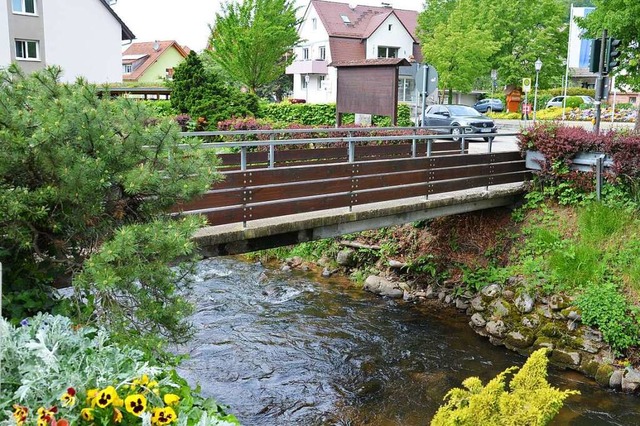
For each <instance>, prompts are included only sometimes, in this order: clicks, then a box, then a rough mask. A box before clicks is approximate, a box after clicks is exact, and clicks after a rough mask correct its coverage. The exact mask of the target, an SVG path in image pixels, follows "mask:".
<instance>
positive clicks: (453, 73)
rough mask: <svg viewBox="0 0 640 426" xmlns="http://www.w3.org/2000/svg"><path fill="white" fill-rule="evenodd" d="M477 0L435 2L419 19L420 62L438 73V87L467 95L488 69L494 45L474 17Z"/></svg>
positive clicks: (495, 45) (450, 94)
mask: <svg viewBox="0 0 640 426" xmlns="http://www.w3.org/2000/svg"><path fill="white" fill-rule="evenodd" d="M479 3H480V0H459V1H449V0H437V1H432V2H429V3H428V4H430V5H431V7H429V6H428V7H427V10H426V11H425V13H424V14H422V15H421V16H420V17H419V21H418V22H419V30H418V31H419V34H420V37H421V43H422V46H423V47H422V50H423V56H424V60H425V61H426V62H427V63H429V64H430V65H432V66H434V67H435V68H436V70H437V71H438V76H439V80H440V84H441V87H443V88H445V89H449V102H451V100H452V91H453V90H459V91H462V92H469V91H471V89H473V84H474V82H475V81H476V79H477V78H478V76H481V75H483V74H488V73H489V70H490V69H491V63H490V59H491V57H492V55H493V54H494V53H495V51H496V50H497V43H496V42H494V41H493V40H491V38H490V37H489V39H487V33H486V31H485V30H484V29H483V28H482V26H481V25H480V23H479V22H478V21H477V20H476V19H475V16H474V15H473V14H471V13H469V12H468V11H469V10H470V9H475V8H476V7H477V6H478V4H479Z"/></svg>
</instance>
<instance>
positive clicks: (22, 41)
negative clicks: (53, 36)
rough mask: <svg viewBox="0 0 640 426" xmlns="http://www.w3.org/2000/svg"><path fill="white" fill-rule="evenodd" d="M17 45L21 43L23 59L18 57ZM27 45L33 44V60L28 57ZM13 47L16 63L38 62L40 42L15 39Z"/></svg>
mask: <svg viewBox="0 0 640 426" xmlns="http://www.w3.org/2000/svg"><path fill="white" fill-rule="evenodd" d="M18 43H23V47H22V51H23V52H24V54H25V56H24V57H22V56H18ZM29 43H35V46H36V56H35V57H34V58H33V57H29ZM14 47H15V49H16V60H18V61H39V60H40V42H39V41H38V40H22V39H16V40H15V45H14Z"/></svg>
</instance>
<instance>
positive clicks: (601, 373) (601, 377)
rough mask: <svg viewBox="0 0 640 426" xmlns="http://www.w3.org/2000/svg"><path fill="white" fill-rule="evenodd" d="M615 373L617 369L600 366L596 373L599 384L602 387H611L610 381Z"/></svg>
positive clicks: (605, 365) (607, 365)
mask: <svg viewBox="0 0 640 426" xmlns="http://www.w3.org/2000/svg"><path fill="white" fill-rule="evenodd" d="M614 371H615V369H614V368H613V367H612V366H611V365H609V364H602V365H600V367H599V368H598V371H597V372H596V377H595V379H596V382H598V384H599V385H600V386H609V381H610V380H611V375H612V374H613V372H614Z"/></svg>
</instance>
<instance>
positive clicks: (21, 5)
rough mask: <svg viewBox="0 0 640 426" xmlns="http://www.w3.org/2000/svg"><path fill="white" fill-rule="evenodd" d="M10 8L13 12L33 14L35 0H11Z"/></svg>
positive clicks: (34, 11)
mask: <svg viewBox="0 0 640 426" xmlns="http://www.w3.org/2000/svg"><path fill="white" fill-rule="evenodd" d="M11 10H12V11H13V13H20V14H23V15H35V14H36V0H11Z"/></svg>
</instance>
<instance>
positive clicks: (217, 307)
mask: <svg viewBox="0 0 640 426" xmlns="http://www.w3.org/2000/svg"><path fill="white" fill-rule="evenodd" d="M314 279H315V280H316V281H314ZM193 300H194V302H195V303H196V304H197V309H196V313H195V314H194V316H193V318H192V319H193V322H194V324H195V326H196V328H197V335H196V337H195V339H194V340H193V341H192V342H190V343H189V344H188V345H186V346H184V347H181V348H179V350H178V352H180V353H184V354H188V355H189V359H187V360H186V361H185V362H184V363H183V364H182V365H181V367H180V368H179V371H180V372H181V374H183V375H184V376H185V377H186V378H187V379H188V380H189V382H190V383H191V384H192V385H195V384H200V385H201V387H202V392H203V394H204V395H206V396H211V397H213V398H215V399H216V400H217V401H218V402H219V403H222V404H225V405H228V406H229V407H230V408H229V411H230V412H232V413H234V414H236V416H237V417H238V418H239V419H240V420H241V422H242V423H243V424H244V425H265V426H271V425H403V426H413V425H427V424H428V423H429V420H430V419H431V416H433V414H434V413H435V411H436V410H437V408H438V406H439V405H440V404H441V402H442V398H443V396H444V395H445V394H446V392H447V391H448V390H449V389H450V388H452V387H455V386H460V383H461V381H462V380H464V379H465V378H466V377H469V376H479V377H480V378H481V379H482V380H483V382H486V381H487V380H489V379H491V378H493V377H494V376H495V375H496V374H497V373H499V372H501V371H503V370H504V369H506V368H507V367H509V366H512V365H522V363H523V362H524V358H523V357H520V356H518V355H517V354H514V353H512V352H510V351H508V350H507V349H505V348H501V347H494V346H492V345H491V344H490V343H489V342H488V340H487V339H485V338H482V337H479V336H477V335H476V334H475V333H474V332H473V331H472V330H471V328H470V327H469V326H468V324H467V321H468V319H467V318H466V317H465V316H464V315H461V314H457V313H456V312H455V311H454V310H452V309H450V308H438V307H437V306H434V305H433V304H427V303H419V304H413V303H407V302H403V301H394V300H387V299H381V298H378V297H376V296H373V295H370V294H367V293H365V292H363V291H362V290H358V289H355V288H353V286H352V285H351V284H350V283H349V282H347V281H346V280H344V279H340V278H336V279H316V278H314V277H310V276H309V277H308V276H305V275H304V274H300V273H287V272H280V271H274V270H270V269H266V268H265V267H263V266H261V265H260V264H252V263H245V262H242V261H240V260H238V259H235V258H215V259H208V260H204V261H202V262H201V263H200V264H199V272H198V278H197V283H196V285H195V288H194V292H193ZM550 381H551V382H552V383H553V384H554V385H555V386H558V387H561V388H571V389H578V390H580V391H581V392H582V395H581V396H576V397H571V399H570V400H568V401H567V403H566V404H565V408H563V410H562V412H561V414H560V415H559V416H558V417H557V418H556V419H555V420H554V423H553V424H555V425H589V426H593V425H638V424H640V399H638V397H634V396H628V395H622V394H618V393H613V392H610V391H607V390H604V389H600V388H598V387H596V385H595V384H594V383H593V382H591V381H590V380H589V379H586V378H584V377H583V376H581V375H579V374H576V373H572V372H564V371H557V370H554V369H551V371H550Z"/></svg>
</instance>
